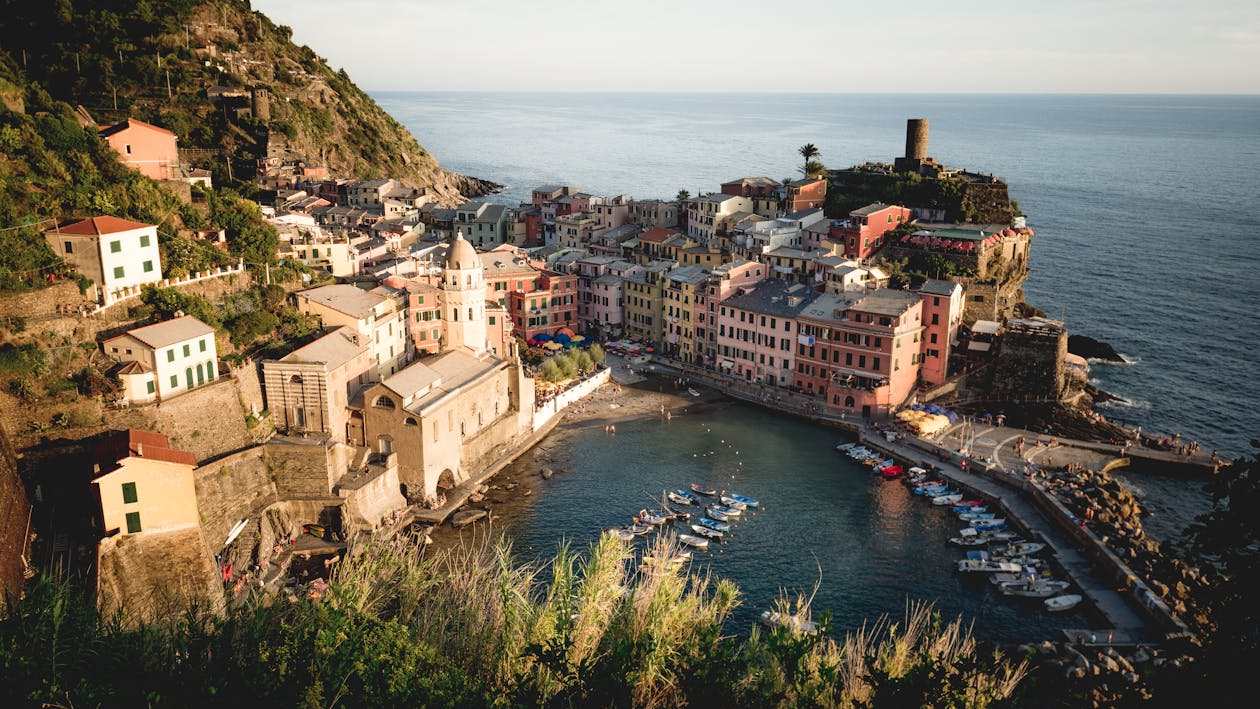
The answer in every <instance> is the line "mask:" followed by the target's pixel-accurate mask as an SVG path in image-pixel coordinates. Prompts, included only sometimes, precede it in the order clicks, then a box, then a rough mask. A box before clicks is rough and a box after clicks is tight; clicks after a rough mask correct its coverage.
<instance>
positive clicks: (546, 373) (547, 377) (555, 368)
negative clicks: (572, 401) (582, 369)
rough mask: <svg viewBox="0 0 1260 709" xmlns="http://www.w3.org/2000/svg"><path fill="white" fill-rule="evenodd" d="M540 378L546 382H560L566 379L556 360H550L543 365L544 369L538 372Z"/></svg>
mask: <svg viewBox="0 0 1260 709" xmlns="http://www.w3.org/2000/svg"><path fill="white" fill-rule="evenodd" d="M538 376H540V377H542V380H543V381H544V382H558V381H560V380H561V379H563V378H564V374H562V373H561V372H560V366H559V365H558V364H556V361H555V360H554V359H549V360H547V361H546V362H543V363H542V367H541V368H539V370H538Z"/></svg>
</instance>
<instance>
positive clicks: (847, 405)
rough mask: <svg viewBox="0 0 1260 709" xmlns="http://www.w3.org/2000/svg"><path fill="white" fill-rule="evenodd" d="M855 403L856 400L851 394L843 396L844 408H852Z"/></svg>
mask: <svg viewBox="0 0 1260 709" xmlns="http://www.w3.org/2000/svg"><path fill="white" fill-rule="evenodd" d="M856 403H857V401H856V400H854V398H853V397H852V396H846V397H844V406H845V408H847V409H851V408H853V406H854V405H855V404H856Z"/></svg>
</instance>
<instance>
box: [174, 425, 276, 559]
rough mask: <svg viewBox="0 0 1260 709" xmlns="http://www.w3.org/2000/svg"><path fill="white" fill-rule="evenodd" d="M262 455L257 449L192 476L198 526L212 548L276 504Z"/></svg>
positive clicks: (227, 458) (241, 453)
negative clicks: (241, 525)
mask: <svg viewBox="0 0 1260 709" xmlns="http://www.w3.org/2000/svg"><path fill="white" fill-rule="evenodd" d="M265 453H266V449H265V448H263V447H262V446H257V447H254V448H250V449H248V450H244V451H241V452H240V453H237V454H235V455H231V456H228V457H226V458H220V459H219V460H216V461H213V462H211V463H207V464H205V465H204V466H202V467H200V468H198V469H197V470H196V471H195V472H194V482H195V484H196V488H197V507H198V509H199V510H200V512H201V526H202V528H203V529H204V530H205V533H206V538H207V539H208V540H209V541H210V543H211V546H215V545H217V544H222V543H223V542H224V541H225V540H226V539H227V535H228V532H229V531H230V530H231V529H232V526H233V525H235V524H236V523H237V522H239V521H240V520H242V519H247V518H251V517H257V516H258V515H260V514H261V513H262V511H263V510H264V509H266V508H267V507H268V506H270V505H272V504H274V503H276V502H277V501H278V497H277V496H276V485H275V482H274V481H273V479H272V474H271V469H270V468H269V467H268V465H267V459H266V455H265ZM215 551H218V550H217V549H216V550H215Z"/></svg>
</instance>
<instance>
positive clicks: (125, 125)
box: [99, 118, 182, 180]
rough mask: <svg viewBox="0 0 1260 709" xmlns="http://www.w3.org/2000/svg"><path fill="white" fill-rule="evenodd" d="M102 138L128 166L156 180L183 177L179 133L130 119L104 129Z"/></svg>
mask: <svg viewBox="0 0 1260 709" xmlns="http://www.w3.org/2000/svg"><path fill="white" fill-rule="evenodd" d="M99 135H100V137H101V138H103V139H104V140H105V142H106V143H108V144H109V147H111V148H113V149H114V152H116V153H118V157H119V159H120V160H122V162H123V164H124V165H126V166H127V167H129V168H131V169H133V170H136V171H137V172H139V173H140V174H142V175H144V176H146V177H152V178H153V179H155V180H178V179H180V177H181V176H182V169H181V166H180V162H179V148H178V146H177V145H176V144H177V142H178V141H177V139H176V137H175V134H174V133H172V132H170V131H169V130H166V129H165V128H159V127H157V126H155V125H150V124H148V123H145V122H144V121H137V120H136V119H134V118H128V119H125V120H123V121H122V122H121V123H115V124H114V125H112V126H106V127H104V128H102V129H101V130H100V133H99Z"/></svg>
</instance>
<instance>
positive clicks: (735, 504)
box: [718, 495, 748, 511]
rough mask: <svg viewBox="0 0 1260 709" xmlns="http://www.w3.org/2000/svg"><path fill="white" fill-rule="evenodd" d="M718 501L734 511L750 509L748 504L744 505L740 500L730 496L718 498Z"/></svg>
mask: <svg viewBox="0 0 1260 709" xmlns="http://www.w3.org/2000/svg"><path fill="white" fill-rule="evenodd" d="M718 499H719V500H721V501H722V504H723V505H726V506H727V507H729V508H731V509H733V510H740V511H743V510H746V509H748V505H747V504H745V503H743V502H740V501H739V500H736V499H735V498H733V497H731V496H730V495H723V496H721V497H720V498H718Z"/></svg>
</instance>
